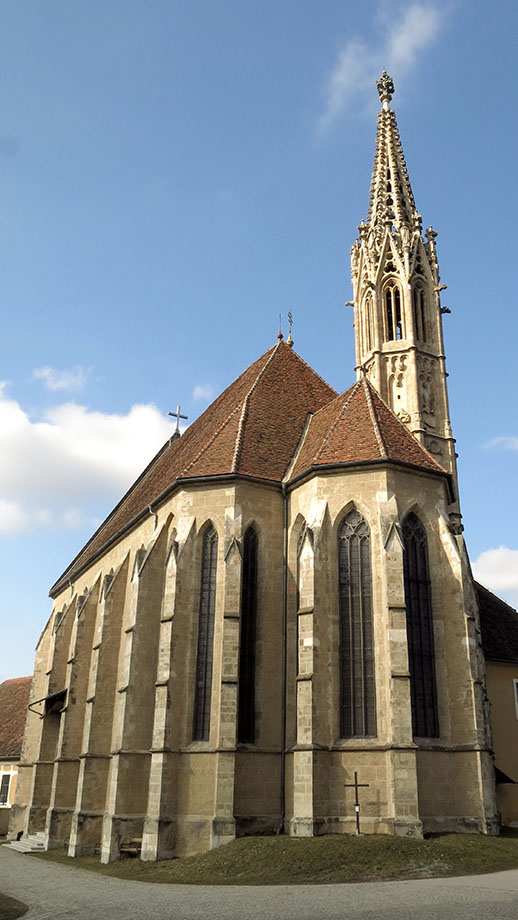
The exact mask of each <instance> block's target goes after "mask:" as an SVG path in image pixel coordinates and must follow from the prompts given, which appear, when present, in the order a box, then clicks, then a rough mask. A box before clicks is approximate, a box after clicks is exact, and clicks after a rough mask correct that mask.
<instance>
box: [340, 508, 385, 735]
mask: <svg viewBox="0 0 518 920" xmlns="http://www.w3.org/2000/svg"><path fill="white" fill-rule="evenodd" d="M338 569H339V611H340V735H341V737H342V738H352V737H355V736H359V737H365V736H368V735H375V734H376V692H375V680H374V638H373V626H372V590H371V553H370V531H369V527H368V525H367V522H366V521H365V520H364V518H363V517H362V516H361V514H359V512H358V511H356V509H353V510H352V511H350V512H349V514H348V515H347V516H346V517H345V518H344V520H343V521H342V524H341V526H340V529H339V531H338Z"/></svg>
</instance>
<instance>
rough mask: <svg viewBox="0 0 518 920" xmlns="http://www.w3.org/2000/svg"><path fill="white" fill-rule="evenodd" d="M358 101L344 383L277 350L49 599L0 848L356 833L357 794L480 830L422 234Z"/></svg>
mask: <svg viewBox="0 0 518 920" xmlns="http://www.w3.org/2000/svg"><path fill="white" fill-rule="evenodd" d="M378 90H379V94H380V98H381V104H382V109H381V111H380V113H379V116H378V134H377V146H376V156H375V164H374V173H373V179H372V187H371V203H370V208H369V213H368V219H367V222H366V223H362V224H361V225H360V228H359V239H358V240H357V241H356V242H355V244H354V246H353V248H352V278H353V288H354V322H355V336H356V370H357V380H356V383H354V384H353V385H352V386H351V387H350V388H349V389H347V390H346V391H345V392H343V393H336V392H335V391H334V390H333V389H332V388H331V387H330V386H329V385H328V384H327V383H326V382H325V381H324V380H323V379H322V378H321V377H319V376H318V375H317V374H316V373H315V372H314V371H313V370H312V369H311V368H310V367H309V366H308V365H307V364H306V363H305V362H304V361H303V360H302V359H301V358H299V356H298V355H297V354H296V353H295V351H294V350H293V348H292V347H291V346H292V344H293V343H292V341H291V338H290V340H289V341H288V342H284V341H282V337H281V338H280V339H279V341H278V342H277V344H276V345H274V346H273V347H272V348H271V349H270V350H269V351H267V352H266V353H265V354H264V355H262V356H261V357H260V358H258V359H257V361H255V362H254V364H252V365H251V366H250V367H249V368H247V369H246V370H245V371H244V372H243V374H241V376H240V377H238V378H237V380H235V381H234V382H233V383H232V384H231V385H230V386H229V387H228V388H227V389H226V390H225V391H224V392H223V393H222V394H221V395H220V396H219V397H218V399H217V400H216V401H215V402H214V403H213V404H212V406H210V407H209V408H208V409H207V410H206V412H205V413H204V414H203V415H202V416H201V417H200V418H199V419H197V420H196V421H195V422H193V423H192V425H190V426H189V428H188V429H187V430H186V431H185V433H184V434H183V435H182V436H178V437H174V438H172V439H171V440H170V441H169V442H167V443H166V444H165V445H164V447H163V448H162V450H161V451H159V453H158V454H157V456H156V457H155V458H154V460H153V461H152V462H151V463H150V464H149V466H148V467H147V469H146V470H144V472H143V473H142V475H141V476H140V477H139V479H138V480H137V481H136V483H135V484H134V485H133V486H132V488H131V489H130V490H129V492H128V493H127V495H126V496H125V497H124V498H123V500H122V501H121V502H120V503H119V504H118V505H117V506H116V508H115V509H114V511H113V512H112V513H111V514H110V515H109V516H108V518H107V519H106V521H105V522H104V524H103V525H102V526H101V527H100V528H99V530H98V531H97V532H96V533H95V534H94V535H93V537H92V538H91V540H90V541H89V542H88V543H87V544H86V546H85V547H84V548H83V550H82V551H81V552H80V553H79V555H78V556H77V557H76V558H75V559H74V560H73V561H72V562H71V564H70V566H69V567H68V568H67V570H66V571H65V572H64V573H63V575H62V576H61V577H60V578H59V579H58V581H57V582H56V584H55V585H54V586H53V588H52V589H51V595H52V597H53V599H54V607H53V611H52V615H51V617H50V620H49V622H48V624H47V626H46V627H45V629H44V631H43V633H42V636H41V639H40V642H39V644H38V648H37V653H36V665H35V673H34V681H33V689H32V703H31V710H30V712H29V716H28V719H27V726H26V732H25V738H24V746H23V752H22V761H21V764H20V779H19V782H18V792H17V802H16V806H15V807H14V808H13V818H12V825H11V832H12V833H14V832H15V831H17V830H21V829H23V830H24V832H25V833H28V834H30V833H32V832H35V831H42V832H43V833H44V835H45V836H44V839H45V846H46V847H47V848H52V847H62V846H66V847H67V848H68V853H69V855H70V856H77V855H82V854H91V853H96V852H99V853H100V855H101V860H102V861H103V862H109V861H111V860H114V859H117V858H118V857H119V856H120V855H121V854H124V853H126V852H132V853H138V854H139V855H140V856H141V858H142V859H145V860H156V859H165V858H171V857H175V856H183V855H186V854H190V853H195V852H200V851H203V850H207V849H209V848H212V847H216V846H220V845H222V844H224V843H226V842H228V841H230V840H232V839H234V838H235V837H238V836H245V835H248V834H268V833H279V832H284V833H288V834H291V835H293V836H314V835H317V834H323V833H334V834H342V833H346V834H347V833H354V831H355V828H356V816H357V811H356V799H355V796H356V794H358V796H359V802H360V808H361V829H362V831H363V832H364V833H385V834H393V835H406V836H411V837H421V836H422V835H423V833H426V832H439V831H459V832H463V831H464V832H476V833H495V832H496V830H497V827H498V823H497V815H496V806H495V794H494V779H493V763H492V752H491V738H490V729H489V720H488V707H487V697H486V695H485V683H484V660H483V656H482V652H481V649H480V641H479V638H480V637H479V617H478V609H477V599H476V592H475V589H474V585H473V581H472V576H471V571H470V566H469V560H468V557H467V554H466V550H465V546H464V541H463V536H462V533H461V531H462V525H461V519H460V511H459V504H458V492H457V476H456V465H455V442H454V439H453V436H452V431H451V425H450V419H449V409H448V396H447V385H446V371H445V356H444V346H443V336H442V312H443V310H444V308H441V305H440V291H441V289H442V288H443V287H444V286H443V285H441V283H440V277H439V270H438V263H437V255H436V249H435V236H436V234H435V233H434V231H433V230H432V229H431V228H429V230H427V231H426V233H425V235H424V236H423V234H422V228H421V217H420V215H419V214H418V212H417V210H416V206H415V202H414V197H413V193H412V188H411V185H410V180H409V178H408V173H407V169H406V165H405V161H404V157H403V151H402V147H401V143H400V140H399V134H398V129H397V124H396V118H395V114H394V112H393V110H392V109H391V108H390V105H389V104H390V100H391V96H392V93H393V86H392V81H391V80H390V77H388V76H387V74H383V75H382V77H381V79H380V81H379V82H378ZM356 777H357V779H358V782H359V784H360V785H359V787H358V788H357V789H355V785H354V784H355V781H356Z"/></svg>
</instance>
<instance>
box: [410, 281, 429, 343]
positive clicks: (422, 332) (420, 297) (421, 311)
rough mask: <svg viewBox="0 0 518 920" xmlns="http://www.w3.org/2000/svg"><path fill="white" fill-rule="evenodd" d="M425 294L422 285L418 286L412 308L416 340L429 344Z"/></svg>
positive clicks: (415, 287) (415, 288)
mask: <svg viewBox="0 0 518 920" xmlns="http://www.w3.org/2000/svg"><path fill="white" fill-rule="evenodd" d="M425 304H426V300H425V293H424V290H423V288H422V287H421V285H420V284H416V285H415V286H414V289H413V291H412V306H413V311H414V329H415V335H416V338H417V339H418V340H419V341H420V342H427V341H428V338H427V328H426V309H425Z"/></svg>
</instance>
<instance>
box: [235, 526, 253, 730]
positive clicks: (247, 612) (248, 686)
mask: <svg viewBox="0 0 518 920" xmlns="http://www.w3.org/2000/svg"><path fill="white" fill-rule="evenodd" d="M257 548H258V540H257V534H256V532H255V530H254V528H253V527H249V528H248V530H247V531H246V533H245V536H244V540H243V574H242V580H241V634H240V642H239V698H238V717H237V740H238V741H239V742H240V743H241V744H253V743H254V742H255V672H256V639H257Z"/></svg>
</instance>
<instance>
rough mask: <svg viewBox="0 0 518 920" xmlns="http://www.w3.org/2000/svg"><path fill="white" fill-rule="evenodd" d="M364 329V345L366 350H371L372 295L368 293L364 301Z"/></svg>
mask: <svg viewBox="0 0 518 920" xmlns="http://www.w3.org/2000/svg"><path fill="white" fill-rule="evenodd" d="M363 330H364V347H365V351H370V350H371V348H372V343H373V339H374V337H373V333H372V295H371V294H367V296H366V298H365V301H364V310H363Z"/></svg>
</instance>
